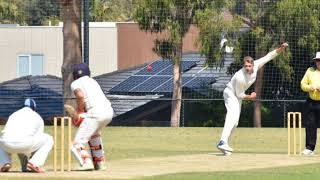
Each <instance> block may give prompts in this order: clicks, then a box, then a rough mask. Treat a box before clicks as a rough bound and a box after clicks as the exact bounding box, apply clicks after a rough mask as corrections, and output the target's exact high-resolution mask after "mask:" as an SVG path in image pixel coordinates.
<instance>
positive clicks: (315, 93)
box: [301, 52, 320, 155]
mask: <svg viewBox="0 0 320 180" xmlns="http://www.w3.org/2000/svg"><path fill="white" fill-rule="evenodd" d="M313 61H314V67H310V68H308V69H307V71H306V73H305V74H304V76H303V78H302V80H301V89H302V90H303V91H304V92H308V93H309V97H308V99H307V100H306V102H305V106H304V108H305V109H304V111H303V117H304V124H305V127H306V149H305V150H304V151H303V152H302V154H303V155H314V149H315V147H316V142H317V128H318V126H319V120H320V52H317V53H316V57H315V58H313Z"/></svg>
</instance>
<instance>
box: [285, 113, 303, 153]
mask: <svg viewBox="0 0 320 180" xmlns="http://www.w3.org/2000/svg"><path fill="white" fill-rule="evenodd" d="M297 120H298V128H299V144H298V145H299V149H298V150H299V154H301V146H302V142H301V141H302V140H301V112H288V119H287V128H288V155H290V154H291V137H292V139H293V144H292V146H293V148H292V149H293V155H296V154H297V150H296V146H297V142H296V126H297V125H296V122H297ZM291 122H292V131H293V133H292V134H291V130H290V129H291V125H290V124H291Z"/></svg>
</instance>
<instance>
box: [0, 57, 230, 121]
mask: <svg viewBox="0 0 320 180" xmlns="http://www.w3.org/2000/svg"><path fill="white" fill-rule="evenodd" d="M232 61H233V58H232V57H231V55H227V56H226V59H225V64H224V67H223V68H222V69H219V68H211V67H206V66H205V65H204V62H205V59H204V57H202V56H201V55H200V54H197V53H190V54H185V55H183V64H182V67H183V68H182V69H183V76H182V79H183V90H184V93H185V94H186V92H197V93H200V94H204V95H206V96H207V97H208V95H209V96H215V97H217V96H218V97H220V98H221V97H222V95H221V94H222V90H223V89H224V88H225V85H226V83H227V82H228V81H229V80H230V78H231V76H230V75H228V74H227V73H226V72H227V67H228V66H229V65H230V64H231V63H232ZM147 65H148V64H144V65H141V66H137V67H134V68H131V69H127V70H121V71H115V72H112V73H107V74H103V75H99V76H96V77H94V79H96V80H97V82H98V83H99V84H100V86H101V88H102V90H103V91H104V93H105V94H106V96H107V97H108V99H109V100H110V101H111V104H112V107H113V109H114V111H115V117H117V116H120V115H123V114H125V113H127V112H129V111H132V110H134V109H136V108H137V107H140V106H143V105H147V104H148V103H151V102H152V101H154V100H155V99H159V98H164V97H165V96H166V95H167V96H168V95H170V94H171V93H172V84H173V81H172V64H171V62H170V61H164V60H162V59H158V60H156V61H154V62H152V63H151V66H152V71H148V70H146V66H147ZM133 79H137V81H134V80H133ZM203 85H205V86H203ZM127 86H129V88H130V89H128V87H127ZM204 87H205V88H204ZM123 88H124V89H123ZM126 88H127V89H126ZM208 88H209V89H208ZM210 89H211V90H213V91H210ZM212 92H218V93H221V94H219V95H217V94H210V93H212ZM208 93H209V94H208ZM28 97H31V98H34V99H35V100H36V103H37V107H38V108H37V111H38V112H39V114H40V115H41V116H42V117H43V118H44V119H49V118H51V117H52V116H54V115H62V114H63V98H62V97H63V95H62V79H61V78H59V77H56V76H51V75H45V76H25V77H21V78H17V79H14V80H10V81H6V82H3V83H0V101H1V104H0V117H8V116H9V115H10V114H11V113H13V112H14V111H16V110H17V109H19V108H20V107H21V106H22V104H23V102H24V99H25V98H28ZM128 102H130V103H128Z"/></svg>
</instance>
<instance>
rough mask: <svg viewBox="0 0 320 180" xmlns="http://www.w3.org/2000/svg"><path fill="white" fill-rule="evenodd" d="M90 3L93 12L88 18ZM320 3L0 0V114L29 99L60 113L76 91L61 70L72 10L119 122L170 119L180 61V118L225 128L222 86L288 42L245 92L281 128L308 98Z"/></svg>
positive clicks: (48, 114)
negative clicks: (248, 60) (247, 61)
mask: <svg viewBox="0 0 320 180" xmlns="http://www.w3.org/2000/svg"><path fill="white" fill-rule="evenodd" d="M86 2H89V17H83V16H84V13H83V12H84V11H83V10H84V7H86V6H85V5H86ZM77 8H79V9H77ZM319 8H320V0H309V1H306V0H277V1H276V0H259V1H254V0H197V1H190V0H154V1H150V0H91V1H89V0H88V1H87V0H84V1H81V0H71V1H70V0H48V1H43V0H0V52H1V54H2V59H3V60H2V61H1V64H2V65H1V66H2V67H4V68H2V71H1V77H0V82H1V84H0V96H1V97H0V99H1V103H0V109H3V113H0V116H1V117H3V118H4V119H5V118H6V117H7V116H8V115H9V114H10V113H12V112H13V111H14V109H16V108H18V105H17V104H19V103H20V102H22V101H23V99H24V98H26V97H33V98H35V99H36V100H39V101H40V103H41V104H43V106H44V107H43V110H41V115H43V116H45V117H46V118H49V117H52V116H55V115H57V114H62V113H63V112H62V103H63V100H65V99H73V97H72V96H66V95H64V91H63V82H64V81H63V79H62V73H61V71H62V70H61V67H62V65H63V61H64V57H66V56H65V54H64V53H65V52H66V51H64V46H66V43H65V41H64V40H65V39H64V35H65V34H63V33H66V32H63V27H64V25H63V22H64V21H65V20H66V17H65V15H66V14H65V9H69V10H71V11H75V14H76V15H77V14H80V15H79V18H80V19H78V20H76V22H78V25H79V27H80V28H82V27H83V26H82V25H81V22H83V21H84V19H85V18H89V20H90V25H89V26H90V28H89V32H88V31H83V30H82V31H80V32H79V33H80V35H81V37H80V41H81V40H82V44H79V45H78V46H79V47H80V48H81V49H80V51H81V54H80V55H79V57H85V58H83V59H86V58H88V60H89V65H90V68H91V71H92V76H93V77H94V78H95V79H96V80H97V81H98V83H99V84H100V85H101V87H102V89H103V91H104V92H105V94H106V95H107V96H108V98H109V99H110V100H111V101H112V104H113V108H114V109H115V114H116V118H118V121H115V122H114V123H115V125H160V126H162V125H163V126H167V125H168V123H169V122H170V107H171V100H180V99H179V98H178V99H172V97H173V92H174V87H175V85H174V76H175V75H176V76H177V74H179V73H174V72H175V71H174V68H175V66H174V65H175V64H180V65H179V67H180V75H181V90H182V95H181V100H182V110H181V122H183V123H182V125H186V126H221V125H223V116H224V113H225V112H224V111H225V109H224V105H223V96H222V92H223V89H224V88H225V87H226V84H227V83H228V82H229V80H230V79H231V77H232V76H233V74H234V73H235V72H236V71H237V70H239V69H240V68H242V59H243V57H244V56H251V57H253V58H254V59H258V58H260V57H263V56H264V55H266V54H267V53H268V52H269V51H271V50H273V49H275V48H277V47H279V46H280V44H281V43H283V42H288V44H289V48H287V49H286V50H285V52H284V53H282V54H280V55H279V56H278V57H277V58H275V59H274V60H272V61H271V62H269V63H267V64H266V65H265V66H264V68H263V69H262V72H263V74H262V75H261V76H260V77H261V78H257V81H256V83H255V84H253V85H252V86H251V88H249V89H248V91H247V92H246V93H247V94H249V93H251V92H253V91H256V90H257V89H258V90H259V89H261V94H258V99H259V100H261V101H262V106H261V109H262V117H263V119H264V120H263V121H264V122H266V123H262V124H263V125H265V126H285V124H284V123H283V122H285V121H283V119H285V115H284V114H285V113H286V112H287V111H290V110H294V109H297V110H299V111H301V109H299V108H296V107H300V105H295V104H301V103H302V102H303V101H304V100H305V99H306V98H307V93H305V92H302V90H301V89H300V81H301V79H302V77H303V75H304V73H305V72H306V70H307V68H308V67H310V66H312V65H313V61H312V58H313V57H314V56H315V54H316V52H317V51H320V44H319V40H320V34H319V32H320V14H319V13H318V9H319ZM70 18H74V17H70ZM71 33H72V31H71ZM88 35H89V36H90V39H88V37H86V38H85V37H84V36H88ZM88 40H89V42H84V41H88ZM83 43H89V44H83ZM74 48H76V47H74ZM65 49H66V48H65ZM69 49H71V50H70V51H71V52H72V50H73V48H69ZM87 56H88V57H87ZM260 82H261V83H260ZM127 102H130V103H127ZM128 104H130V105H128ZM252 104H253V102H249V103H248V104H247V105H246V106H248V110H245V109H243V114H244V115H243V117H250V118H249V119H248V120H243V122H248V123H247V124H246V123H244V124H240V125H241V126H250V124H251V122H252V118H251V117H252V109H251V107H252V106H253V105H252ZM149 107H153V108H151V109H148V108H149ZM195 107H197V108H198V109H197V108H195ZM190 108H191V109H197V110H199V112H203V116H204V117H206V118H204V120H198V121H197V120H196V119H197V117H200V116H201V115H200V114H199V116H193V115H192V114H191V115H188V112H190V110H189V109H190ZM277 108H278V109H277ZM48 109H50V111H48ZM51 109H52V110H51ZM144 110H147V111H148V112H150V114H148V113H147V114H145V115H143V113H142V112H143V111H144ZM155 112H156V114H154V113H155ZM217 112H219V113H218V114H217V115H215V113H217ZM268 113H269V114H268ZM157 114H158V115H159V114H165V115H164V117H162V116H157ZM205 114H207V115H205ZM133 116H134V117H135V118H131V117H133ZM267 116H268V117H272V118H276V119H278V120H279V121H277V122H278V123H273V121H272V118H266V117H267ZM159 117H161V118H162V119H165V120H160V119H161V118H159ZM213 117H215V118H213ZM152 119H153V120H154V121H153V123H154V124H152V123H150V120H152ZM155 119H158V120H155ZM217 119H218V120H217ZM242 119H244V118H242ZM134 122H136V123H134ZM169 124H170V123H169Z"/></svg>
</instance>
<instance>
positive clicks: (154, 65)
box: [135, 61, 172, 75]
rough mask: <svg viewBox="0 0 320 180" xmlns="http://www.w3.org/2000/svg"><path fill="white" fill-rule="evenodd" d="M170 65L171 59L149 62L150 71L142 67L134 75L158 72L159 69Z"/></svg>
mask: <svg viewBox="0 0 320 180" xmlns="http://www.w3.org/2000/svg"><path fill="white" fill-rule="evenodd" d="M170 65H172V63H171V61H155V62H153V63H152V64H151V67H152V70H151V71H148V70H147V68H146V67H143V68H142V69H141V70H140V71H138V72H137V73H136V74H135V75H155V74H157V73H159V72H160V71H161V70H164V69H166V68H167V67H168V66H170Z"/></svg>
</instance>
